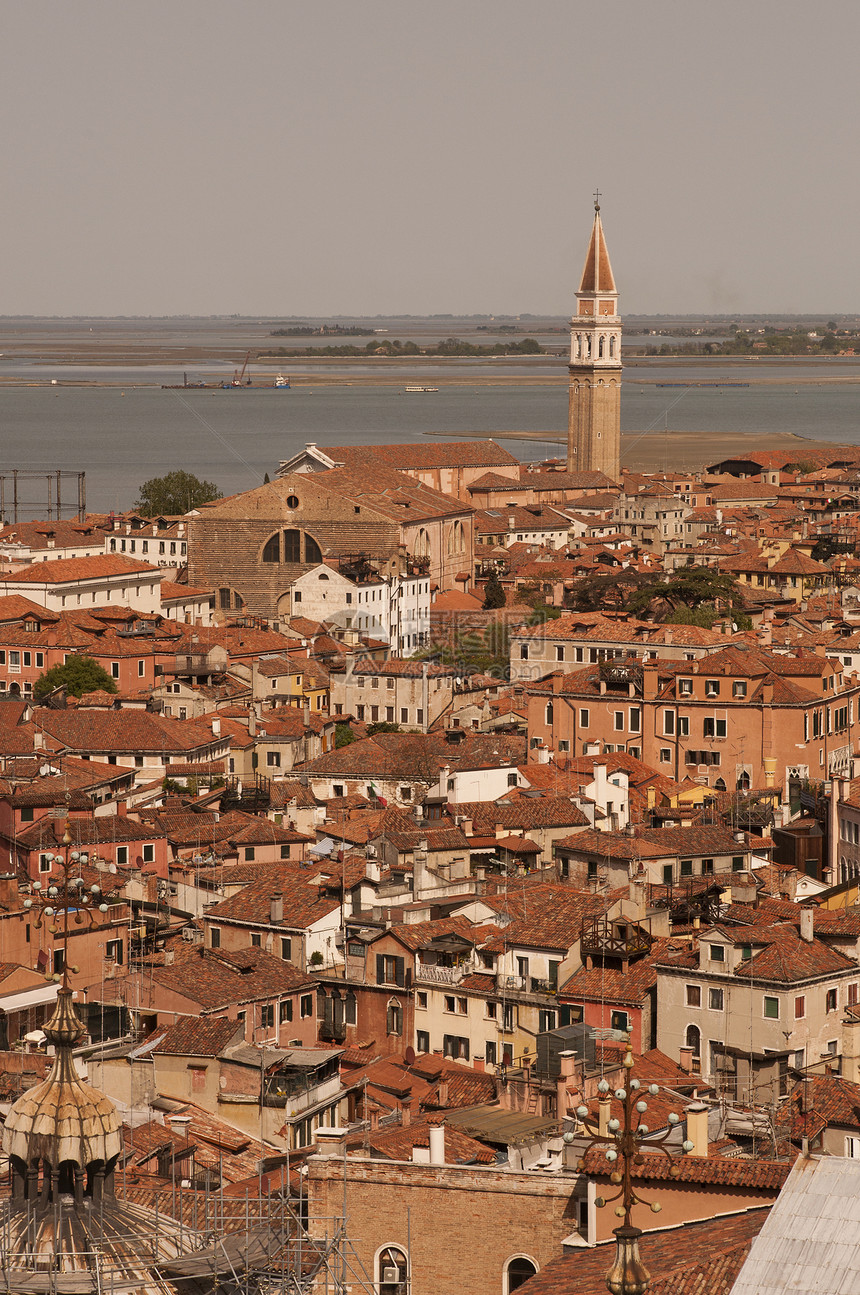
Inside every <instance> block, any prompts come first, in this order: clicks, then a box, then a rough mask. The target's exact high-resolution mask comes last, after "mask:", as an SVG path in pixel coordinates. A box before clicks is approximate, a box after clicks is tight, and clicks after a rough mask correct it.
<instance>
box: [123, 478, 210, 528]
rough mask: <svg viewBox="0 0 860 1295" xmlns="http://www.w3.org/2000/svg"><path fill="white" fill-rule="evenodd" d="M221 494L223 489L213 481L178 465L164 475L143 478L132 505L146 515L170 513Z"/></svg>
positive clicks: (183, 511)
mask: <svg viewBox="0 0 860 1295" xmlns="http://www.w3.org/2000/svg"><path fill="white" fill-rule="evenodd" d="M221 497H222V492H221V491H220V490H219V489H218V487H217V486H216V485H215V483H214V482H213V481H201V480H200V478H199V477H195V476H194V474H193V473H191V472H185V471H184V470H183V469H181V468H177V470H176V471H175V472H168V473H167V474H166V475H165V476H163V477H151V478H150V480H149V481H144V483H143V485H142V486H140V487H139V488H138V498H137V499H136V500H135V503H134V505H133V506H134V509H135V511H136V512H139V513H143V514H144V516H146V517H160V516H168V517H173V516H176V515H177V514H178V513H187V512H190V511H191V509H192V508H199V507H200V505H201V504H208V503H211V501H212V500H213V499H221Z"/></svg>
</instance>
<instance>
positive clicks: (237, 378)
mask: <svg viewBox="0 0 860 1295" xmlns="http://www.w3.org/2000/svg"><path fill="white" fill-rule="evenodd" d="M250 358H251V352H250V351H249V352H248V354H247V355H246V356H245V363H244V364H243V365H242V367H241V369H234V370H233V382H232V385H233V386H234V387H241V386H242V385H243V378H244V377H245V370H246V369H247V367H248V361H249V360H250ZM247 385H248V386H249V387H250V385H251V377H250V374H249V375H248V382H247Z"/></svg>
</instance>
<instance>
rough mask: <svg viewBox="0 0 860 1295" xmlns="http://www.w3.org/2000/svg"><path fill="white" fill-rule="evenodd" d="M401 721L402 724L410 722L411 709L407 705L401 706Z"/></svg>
mask: <svg viewBox="0 0 860 1295" xmlns="http://www.w3.org/2000/svg"><path fill="white" fill-rule="evenodd" d="M400 723H401V724H408V723H409V710H408V708H407V707H406V706H401V707H400Z"/></svg>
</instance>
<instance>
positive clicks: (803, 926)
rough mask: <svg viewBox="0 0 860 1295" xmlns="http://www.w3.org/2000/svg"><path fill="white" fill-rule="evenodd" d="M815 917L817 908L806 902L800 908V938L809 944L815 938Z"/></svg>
mask: <svg viewBox="0 0 860 1295" xmlns="http://www.w3.org/2000/svg"><path fill="white" fill-rule="evenodd" d="M814 919H815V909H814V908H813V906H812V905H811V904H804V905H803V907H802V908H801V910H800V938H801V940H805V941H806V943H807V944H809V943H810V941H811V940H812V938H813V923H814Z"/></svg>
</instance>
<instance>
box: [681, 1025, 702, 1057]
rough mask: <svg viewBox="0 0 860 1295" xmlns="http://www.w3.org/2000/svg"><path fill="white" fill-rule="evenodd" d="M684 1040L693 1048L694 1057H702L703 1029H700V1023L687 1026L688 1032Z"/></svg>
mask: <svg viewBox="0 0 860 1295" xmlns="http://www.w3.org/2000/svg"><path fill="white" fill-rule="evenodd" d="M684 1040H685V1042H686V1045H687V1047H688V1048H692V1049H693V1056H694V1057H700V1056H701V1055H702V1031H701V1030H700V1029H699V1027H698V1025H688V1026H687V1033H686V1035H685V1036H684Z"/></svg>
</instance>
